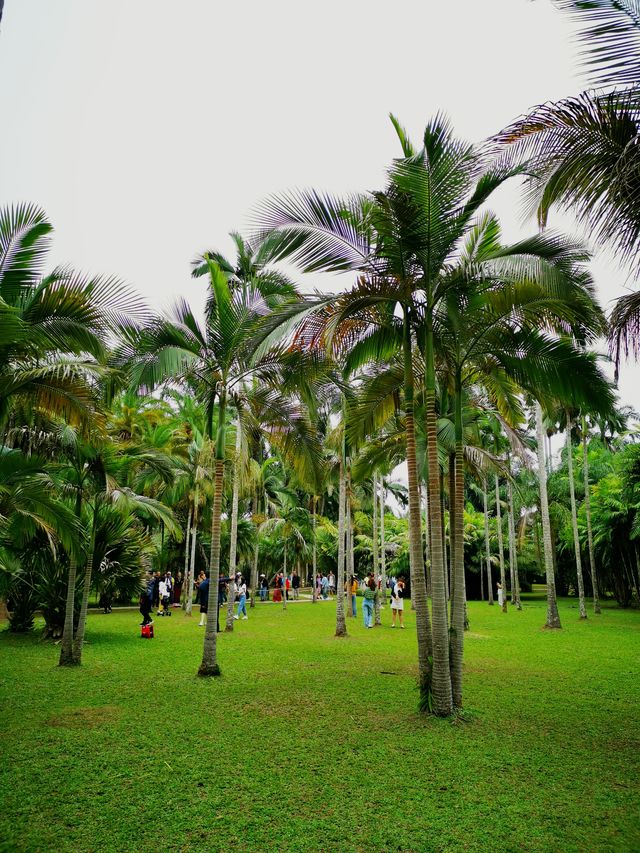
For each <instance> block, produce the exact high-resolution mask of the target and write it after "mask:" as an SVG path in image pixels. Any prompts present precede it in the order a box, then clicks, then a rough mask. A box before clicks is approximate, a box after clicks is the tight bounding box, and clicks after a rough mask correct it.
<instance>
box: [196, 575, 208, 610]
mask: <svg viewBox="0 0 640 853" xmlns="http://www.w3.org/2000/svg"><path fill="white" fill-rule="evenodd" d="M205 577H206V575H205V573H204V572H200V574H199V575H198V578H197V580H196V581H195V582H194V584H193V585H194V587H195V589H196V600H195V601H194V604H200V584H201V583H202V581H203V580H204V579H205Z"/></svg>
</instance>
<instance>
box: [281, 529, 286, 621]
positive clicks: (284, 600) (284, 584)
mask: <svg viewBox="0 0 640 853" xmlns="http://www.w3.org/2000/svg"><path fill="white" fill-rule="evenodd" d="M282 574H283V578H282V609H283V610H286V609H287V540H286V538H285V540H284V565H283V571H282Z"/></svg>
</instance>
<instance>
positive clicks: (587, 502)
mask: <svg viewBox="0 0 640 853" xmlns="http://www.w3.org/2000/svg"><path fill="white" fill-rule="evenodd" d="M582 471H583V475H584V511H585V515H586V516H587V542H588V544H589V569H590V571H591V586H592V588H593V612H594V613H596V614H598V613H600V599H599V595H598V572H597V569H596V558H595V552H594V548H593V529H592V527H591V492H590V490H589V457H588V453H587V419H586V418H585V417H583V418H582Z"/></svg>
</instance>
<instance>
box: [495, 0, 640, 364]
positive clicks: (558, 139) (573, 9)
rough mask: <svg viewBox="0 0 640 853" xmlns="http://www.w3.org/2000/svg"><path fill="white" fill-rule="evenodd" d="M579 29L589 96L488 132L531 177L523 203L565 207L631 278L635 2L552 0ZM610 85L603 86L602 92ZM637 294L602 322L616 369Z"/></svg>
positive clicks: (635, 260)
mask: <svg viewBox="0 0 640 853" xmlns="http://www.w3.org/2000/svg"><path fill="white" fill-rule="evenodd" d="M556 5H558V6H559V7H560V8H561V9H564V10H568V11H569V12H570V13H572V14H573V16H574V18H575V19H576V20H577V21H578V23H579V25H580V26H581V27H582V29H583V32H582V39H583V41H584V43H585V44H586V45H587V49H586V50H585V51H584V52H583V65H584V66H585V68H586V70H587V71H588V72H589V74H590V79H591V82H592V84H593V85H595V86H596V87H598V88H596V90H595V91H588V92H583V93H582V94H580V95H578V96H575V97H569V98H565V99H563V100H561V101H559V102H557V103H551V104H543V105H542V106H539V107H536V108H535V109H534V110H533V111H532V112H531V113H530V114H529V115H527V116H525V117H524V118H521V119H518V120H517V121H516V122H514V123H513V124H512V125H510V126H509V127H507V128H506V129H505V130H503V131H502V132H501V133H500V134H498V135H497V137H496V140H497V141H498V142H499V143H500V144H501V145H506V146H514V150H513V153H512V155H511V156H512V157H513V159H515V160H517V161H519V162H523V161H527V162H528V171H529V172H530V173H531V174H532V175H533V176H534V177H533V179H532V180H531V182H530V190H531V192H530V195H531V202H532V204H533V205H534V206H535V207H536V208H537V213H538V218H539V220H540V221H541V222H543V223H544V222H545V221H546V219H547V216H548V213H549V210H550V208H551V207H552V206H553V205H559V206H560V207H563V208H565V209H569V210H571V211H572V212H573V213H574V214H575V215H576V216H577V218H578V220H579V221H580V222H581V223H582V224H583V225H584V226H585V227H586V228H587V229H588V231H589V233H590V235H591V237H592V238H593V239H594V240H595V241H596V242H597V243H599V244H600V245H604V246H608V247H611V248H613V250H614V251H615V254H616V256H617V257H618V258H620V259H621V260H622V261H623V263H627V264H628V265H629V266H630V267H631V268H632V269H633V270H634V271H635V272H637V270H638V268H639V265H640V202H639V199H640V175H639V172H638V168H637V156H636V151H637V148H638V141H639V139H640V14H639V10H638V5H637V2H636V0H622V1H621V0H589V2H583V0H556ZM612 87H613V88H612ZM639 332H640V294H639V293H633V294H629V295H628V296H624V297H622V299H620V300H619V301H618V303H617V305H616V307H615V308H614V311H613V313H612V316H611V327H610V333H609V339H610V344H611V348H612V351H613V353H614V354H615V357H616V363H617V364H619V361H620V359H621V357H622V355H623V354H624V355H628V354H630V353H633V354H635V355H637V354H638V347H639V346H640V334H639Z"/></svg>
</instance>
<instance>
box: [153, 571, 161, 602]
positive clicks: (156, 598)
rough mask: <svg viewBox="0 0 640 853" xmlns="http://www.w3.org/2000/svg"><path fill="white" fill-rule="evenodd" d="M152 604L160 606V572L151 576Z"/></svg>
mask: <svg viewBox="0 0 640 853" xmlns="http://www.w3.org/2000/svg"><path fill="white" fill-rule="evenodd" d="M153 606H154V607H160V572H156V573H155V574H154V576H153Z"/></svg>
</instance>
